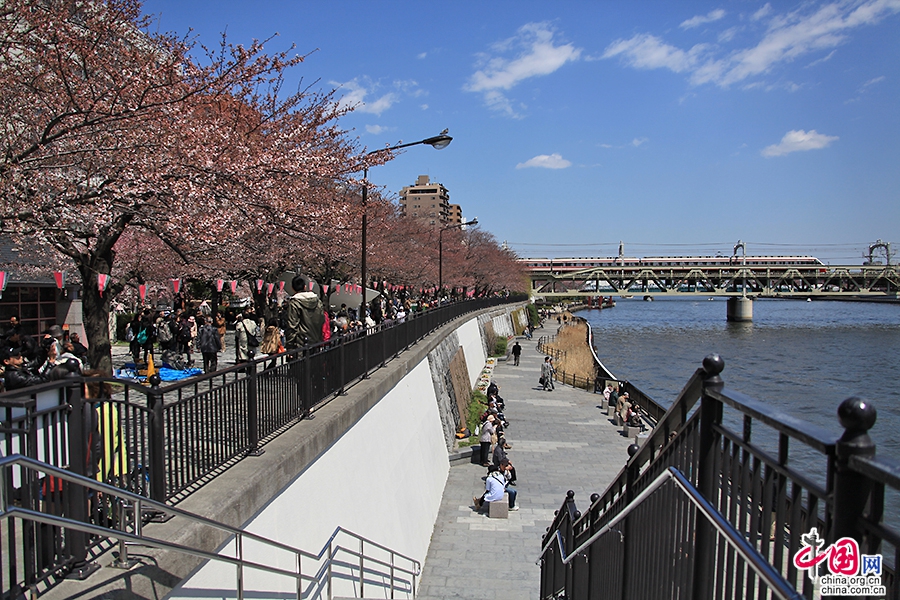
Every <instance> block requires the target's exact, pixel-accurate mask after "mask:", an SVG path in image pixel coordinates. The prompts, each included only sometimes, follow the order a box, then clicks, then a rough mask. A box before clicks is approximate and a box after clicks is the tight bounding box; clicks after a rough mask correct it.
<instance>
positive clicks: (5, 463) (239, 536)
mask: <svg viewBox="0 0 900 600" xmlns="http://www.w3.org/2000/svg"><path fill="white" fill-rule="evenodd" d="M16 465H18V466H21V467H23V468H26V469H31V470H33V471H38V472H40V473H44V474H46V475H51V476H53V477H56V478H59V479H61V480H63V481H68V482H70V483H74V484H77V485H80V486H83V487H86V488H90V489H92V490H95V491H100V492H105V493H107V494H110V495H112V496H115V497H117V498H120V499H123V500H130V501H131V502H132V503H133V504H134V506H135V515H140V514H141V511H142V507H144V506H146V507H148V508H151V509H155V510H158V511H162V512H166V513H172V514H174V515H177V516H180V517H183V518H185V519H188V520H190V521H195V522H197V523H201V524H203V525H207V526H209V527H213V528H216V529H219V530H221V531H225V532H227V533H230V534H232V535H234V536H235V543H236V544H237V546H236V549H235V552H236V554H238V555H239V557H231V556H226V555H222V554H218V553H215V552H209V551H206V550H201V549H197V548H192V547H190V546H184V545H182V544H177V543H174V542H169V541H166V540H161V539H158V538H153V537H149V536H146V535H144V534H143V533H142V532H140V530H139V531H138V533H137V534H132V533H128V532H127V531H123V530H120V529H108V528H105V527H101V526H99V525H93V524H90V523H85V522H82V521H75V520H73V519H70V518H68V517H60V516H56V515H52V514H48V513H42V512H38V511H34V510H31V509H27V508H22V507H18V506H11V505H10V504H11V502H10V498H8V497H7V490H8V486H7V481H6V479H7V473H8V469H9V468H10V467H13V466H16ZM0 517H3V518H10V517H20V518H23V519H28V520H32V521H36V522H38V523H45V524H48V525H53V526H57V527H64V528H67V529H73V530H76V531H81V532H84V533H90V534H93V535H99V536H102V537H111V538H115V539H118V540H120V541H123V540H124V541H128V542H132V543H133V544H137V545H144V546H150V547H152V548H157V549H160V550H175V551H177V552H182V553H185V554H189V555H191V556H195V557H198V558H202V559H205V560H215V561H220V562H225V563H228V564H231V565H234V566H237V567H238V568H239V569H243V568H251V569H257V570H261V571H265V572H268V573H272V574H276V575H282V576H285V577H291V578H293V579H295V580H297V581H298V582H302V581H318V577H313V576H310V575H304V574H303V572H302V571H300V570H299V565H300V560H299V558H301V557H302V558H309V559H313V560H315V561H320V560H321V559H322V558H323V556H325V554H326V552H328V560H327V562H329V563H330V562H333V560H334V557H335V556H336V555H337V553H338V552H347V553H349V554H351V555H353V556H357V557H359V558H360V559H363V558H364V559H365V560H366V561H368V562H370V563H375V564H378V565H382V566H385V567H390V568H391V569H393V570H396V571H399V572H400V573H404V574H407V575H410V576H412V577H417V576H419V575H420V574H421V563H420V562H419V561H418V560H416V559H414V558H411V557H409V556H406V555H405V554H401V553H400V552H396V551H394V550H391V549H390V548H388V547H386V546H384V545H382V544H379V543H377V542H373V541H372V540H369V539H368V538H366V537H364V536H361V535H359V534H356V533H354V532H352V531H348V530H346V529H344V528H342V527H337V528H335V530H334V532H333V533H332V534H331V537H329V538H328V541H327V542H326V543H325V545H324V546H323V547H322V549H321V550H320V551H319V552H318V553H317V554H314V553H312V552H308V551H306V550H302V549H300V548H295V547H293V546H290V545H288V544H284V543H281V542H278V541H275V540H272V539H269V538H266V537H263V536H261V535H258V534H255V533H252V532H249V531H245V530H242V529H239V528H237V527H233V526H231V525H227V524H225V523H220V522H218V521H214V520H212V519H209V518H207V517H203V516H201V515H197V514H194V513H191V512H188V511H186V510H184V509H181V508H178V507H176V506H170V505H168V504H165V503H162V502H157V501H154V500H151V499H149V498H146V497H145V496H141V495H140V494H135V493H133V492H130V491H128V490H124V489H122V488H118V487H115V486H112V485H109V484H106V483H103V482H102V481H97V480H95V479H91V478H89V477H84V476H82V475H77V474H75V473H72V472H71V471H67V470H65V469H61V468H59V467H55V466H53V465H50V464H47V463H44V462H41V461H38V460H35V459H33V458H29V457H27V456H23V455H21V454H12V455H10V456H5V457H0ZM138 518H139V517H138V516H136V517H135V519H136V521H137V519H138ZM138 529H140V528H138ZM341 533H343V534H345V535H348V536H350V537H351V538H354V539H356V540H359V541H360V542H363V543H365V544H369V545H371V546H374V547H376V548H378V549H379V550H383V551H385V552H388V553H390V554H391V556H392V562H391V563H387V562H384V561H382V560H380V559H377V558H374V557H367V556H365V555H364V554H363V553H362V552H361V551H356V550H353V549H350V548H346V547H344V546H342V545H338V546H337V547H336V548H332V543H333V542H334V541H335V540H336V539H337V536H338V535H339V534H341ZM244 538H246V539H250V540H253V541H255V542H259V543H261V544H263V545H266V546H269V547H271V548H275V549H278V550H281V551H285V552H290V553H293V554H294V555H295V556H296V557H297V558H298V560H297V561H296V564H297V565H298V571H297V572H294V571H287V570H284V569H280V568H277V567H272V566H269V565H264V564H261V563H257V562H254V561H251V560H248V559H245V558H243V553H242V551H241V547H242V546H241V544H242V540H243V539H244ZM393 557H399V558H400V559H402V560H403V561H408V562H409V564H411V565H413V567H414V568H413V570H410V569H407V568H405V567H402V566H397V565H395V564H393ZM325 566H327V565H325ZM323 568H324V566H323ZM323 568H320V569H319V571H318V573H321V572H322V571H323ZM328 573H329V577H330V573H331V571H330V569H329V570H328ZM240 582H241V576H240V575H238V598H239V599H240V598H242V597H243V591H242V589H241V587H242V586H241V584H240ZM391 585H392V586H393V578H392V580H391ZM414 595H415V588H414V587H413V596H414ZM297 597H298V599H299V598H300V597H301V594H300V591H299V585H298V596H297Z"/></svg>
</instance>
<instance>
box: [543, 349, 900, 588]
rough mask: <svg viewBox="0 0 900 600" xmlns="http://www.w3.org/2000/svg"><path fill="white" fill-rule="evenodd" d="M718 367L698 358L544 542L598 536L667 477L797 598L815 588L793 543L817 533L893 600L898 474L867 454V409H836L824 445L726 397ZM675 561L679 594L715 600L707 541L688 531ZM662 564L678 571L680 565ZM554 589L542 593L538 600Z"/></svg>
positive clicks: (701, 533) (791, 422)
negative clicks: (645, 430) (687, 574)
mask: <svg viewBox="0 0 900 600" xmlns="http://www.w3.org/2000/svg"><path fill="white" fill-rule="evenodd" d="M723 368H724V361H722V360H721V358H720V357H718V356H717V355H712V356H709V357H707V358H706V359H704V361H703V367H702V368H701V369H698V370H697V371H696V372H695V373H694V375H693V376H692V377H691V379H690V380H689V381H688V383H687V385H685V387H684V388H683V389H682V391H681V393H680V394H679V396H678V398H677V399H676V400H675V402H674V403H673V404H672V406H671V407H669V409H668V410H667V411H666V413H665V414H664V415H663V416H662V418H661V419H660V420H659V422H658V423H657V425H656V426H655V427H654V429H653V431H652V432H651V433H650V434H649V436H648V438H647V440H646V441H644V443H643V445H641V446H640V447H639V448H638V447H637V446H632V448H631V451H632V452H633V455H632V456H631V457H630V459H629V460H628V462H627V464H626V466H625V468H624V469H623V470H622V471H621V472H620V473H619V475H618V476H617V477H616V479H615V480H614V481H613V483H612V484H611V485H610V486H609V487H608V488H607V490H606V491H605V492H604V493H603V494H595V495H593V496H592V497H591V502H590V506H589V508H588V509H587V510H585V512H584V514H581V513H577V511H574V499H573V498H572V497H569V498H567V499H566V505H564V508H567V505H569V504H571V509H572V510H568V509H567V510H561V511H559V514H558V515H557V518H556V520H555V521H554V524H553V525H552V526H551V528H550V533H549V535H556V534H555V532H556V531H557V530H560V531H561V533H562V535H563V536H564V538H566V536H569V537H570V538H571V539H580V536H584V535H586V534H585V532H587V531H591V532H593V531H597V530H598V529H599V528H602V527H603V526H604V525H606V524H607V523H609V522H611V521H613V519H615V518H616V516H617V515H618V514H619V513H620V512H622V511H623V510H624V509H625V507H626V506H628V505H629V504H631V503H632V502H633V500H634V499H635V498H637V497H638V496H639V495H640V494H641V493H642V492H643V491H644V490H645V489H647V488H648V487H649V486H650V485H651V483H652V482H653V481H654V480H655V479H656V478H657V477H658V476H659V475H660V474H661V473H662V472H664V471H666V470H667V469H669V468H670V467H674V468H676V469H678V470H679V471H680V472H681V473H683V474H684V475H685V477H686V478H687V480H688V481H690V482H691V483H692V484H693V485H694V486H695V487H696V488H697V489H698V490H699V491H700V493H701V494H702V495H703V497H704V498H705V499H706V500H707V501H708V502H709V503H710V504H711V505H712V506H713V507H714V508H715V509H716V510H717V511H718V513H719V514H720V515H721V516H722V517H723V518H724V519H725V520H727V521H728V522H729V523H731V525H732V526H733V527H734V528H735V529H736V530H737V531H739V532H741V534H742V535H743V536H744V537H745V539H746V540H747V542H748V543H749V544H750V545H751V546H752V547H753V548H755V550H756V551H757V552H758V553H759V554H760V555H762V556H764V557H766V559H767V560H768V561H769V564H770V565H772V566H773V567H774V568H775V569H776V570H777V571H778V572H779V573H780V574H781V576H782V577H784V578H785V579H786V580H787V581H788V582H789V583H790V584H791V585H792V586H793V587H794V588H795V589H797V590H799V591H801V592H802V594H803V596H804V597H805V598H812V597H814V593H815V591H814V588H815V585H814V582H813V581H812V579H811V578H810V577H809V576H807V574H806V572H805V571H804V570H802V569H798V567H797V566H795V564H794V562H793V560H792V558H793V557H794V556H795V555H796V554H797V552H798V551H799V550H800V548H801V545H802V539H801V537H802V536H804V535H805V534H807V533H808V532H810V531H811V529H812V528H816V529H817V531H819V532H822V533H823V534H824V538H825V540H826V541H827V542H829V543H833V542H836V541H839V540H841V539H842V538H852V539H854V540H856V542H857V544H858V547H859V549H860V550H859V551H860V553H864V554H866V555H870V556H875V555H878V554H881V555H882V558H883V569H882V571H881V583H882V584H883V585H884V586H885V589H886V591H887V596H886V597H887V598H893V599H895V600H896V599H897V598H898V595H900V590H898V587H900V586H898V584H897V581H896V576H895V574H896V572H897V547H898V545H900V533H898V529H897V525H898V523H897V521H898V519H900V514H897V512H896V511H890V510H886V509H885V506H886V503H885V499H886V497H887V494H888V493H891V494H893V495H894V498H895V499H896V494H897V492H898V491H900V463H898V462H897V461H896V460H894V459H891V458H888V457H876V455H875V445H874V443H873V442H872V440H871V439H870V438H869V436H868V433H867V431H868V429H869V428H871V427H872V425H873V424H874V422H875V410H874V407H873V406H872V405H871V404H870V403H868V402H865V401H862V400H860V399H858V398H849V399H847V400H845V401H844V402H843V403H842V404H841V406H840V407H839V409H838V414H839V415H840V420H841V425H842V426H843V427H844V434H843V436H841V438H840V439H838V440H835V439H834V437H833V436H832V435H831V434H830V433H829V432H828V431H826V430H824V429H822V428H821V427H817V426H815V425H812V424H809V423H807V422H805V421H802V420H801V419H798V418H797V417H796V416H794V415H791V414H787V413H785V412H783V411H780V410H777V409H774V408H771V407H769V406H766V405H765V404H763V403H762V402H760V401H758V400H755V399H753V398H750V397H748V396H746V395H744V394H741V393H740V392H736V391H733V390H729V389H727V388H725V387H724V382H723V381H722V378H721V377H720V373H721V372H722V370H723ZM576 514H577V516H575V515H576ZM566 515H570V516H566ZM647 518H648V519H650V520H651V521H652V522H653V523H655V524H656V525H657V526H659V527H662V526H663V525H664V523H665V522H667V521H669V520H675V521H677V522H682V523H689V522H691V518H692V517H691V516H690V513H689V511H688V510H687V509H686V505H684V504H679V503H677V502H669V504H667V505H661V508H660V509H659V510H658V511H657V512H656V513H654V514H650V515H648V516H647ZM679 552H680V553H690V554H691V556H692V562H691V568H692V571H691V578H690V580H689V581H687V582H686V585H688V586H689V587H687V588H685V590H684V592H683V595H684V596H685V597H687V596H688V595H690V596H691V597H693V598H697V599H706V598H712V597H714V596H713V586H714V584H715V582H716V575H715V573H716V572H717V571H716V569H717V568H718V567H719V566H721V565H722V564H723V562H722V561H723V560H725V559H724V558H723V557H722V556H723V555H722V551H721V550H720V548H719V545H718V544H717V542H716V539H715V533H714V532H713V531H712V530H711V529H710V528H708V527H705V526H698V527H696V533H695V535H694V537H692V538H691V539H690V543H689V544H687V545H685V546H684V547H683V548H681V549H680V550H679ZM669 558H670V559H672V560H678V559H679V558H680V554H678V553H676V554H675V555H673V556H670V557H669ZM635 560H637V559H635ZM594 564H604V566H603V567H602V568H603V569H607V568H613V569H617V570H618V571H621V570H622V569H625V570H626V575H623V577H625V576H627V568H628V567H627V565H625V564H621V565H618V566H610V565H606V564H605V563H604V562H603V561H602V560H601V561H599V562H598V561H597V560H595V561H594ZM594 576H595V575H590V577H594ZM590 577H589V580H590ZM623 581H624V579H623ZM572 585H576V586H580V587H577V588H576V590H572V589H569V588H568V587H567V589H566V597H570V598H571V597H582V596H581V595H580V593H581V590H583V586H584V585H586V583H584V582H581V581H580V580H579V581H575V582H573V583H572ZM556 590H557V588H556V587H553V586H549V587H546V588H543V587H542V598H550V597H552V595H550V594H552V593H556ZM544 592H546V593H544ZM572 593H574V594H575V595H574V596H573V595H572ZM629 594H630V593H629ZM610 597H616V598H619V597H621V598H626V597H638V596H631V595H615V594H613V595H611V596H610ZM659 597H671V596H659ZM748 597H749V596H748Z"/></svg>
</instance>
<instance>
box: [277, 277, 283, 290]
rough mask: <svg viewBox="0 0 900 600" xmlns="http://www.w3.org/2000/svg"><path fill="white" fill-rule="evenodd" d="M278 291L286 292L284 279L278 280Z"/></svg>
mask: <svg viewBox="0 0 900 600" xmlns="http://www.w3.org/2000/svg"><path fill="white" fill-rule="evenodd" d="M278 291H279V292H284V280H283V279H282V280H281V281H279V282H278Z"/></svg>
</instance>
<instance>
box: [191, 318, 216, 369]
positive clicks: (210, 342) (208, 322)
mask: <svg viewBox="0 0 900 600" xmlns="http://www.w3.org/2000/svg"><path fill="white" fill-rule="evenodd" d="M197 337H198V339H199V341H198V343H197V345H198V346H200V353H201V354H202V355H203V372H204V373H214V372H216V371H217V370H218V369H219V351H220V350H221V349H222V343H221V341H220V340H219V332H218V331H216V328H215V327H213V324H212V318H210V317H204V321H203V325H202V326H201V327H200V331H199V333H198V334H197Z"/></svg>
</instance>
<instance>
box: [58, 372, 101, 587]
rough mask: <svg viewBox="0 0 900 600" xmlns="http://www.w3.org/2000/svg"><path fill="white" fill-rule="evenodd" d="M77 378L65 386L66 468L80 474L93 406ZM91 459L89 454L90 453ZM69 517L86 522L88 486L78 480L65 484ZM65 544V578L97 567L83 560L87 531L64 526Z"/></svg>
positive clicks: (83, 468) (84, 464)
mask: <svg viewBox="0 0 900 600" xmlns="http://www.w3.org/2000/svg"><path fill="white" fill-rule="evenodd" d="M81 391H82V386H81V380H80V379H79V380H77V381H71V382H70V383H69V384H68V385H67V386H66V395H67V396H68V400H69V406H70V407H71V410H72V412H71V414H70V415H69V431H68V434H69V470H70V471H72V472H73V473H75V474H76V475H81V476H82V477H84V476H86V475H87V460H88V455H87V444H88V436H89V434H90V433H91V432H90V431H88V427H90V420H88V422H87V423H85V419H84V412H85V410H88V411H90V410H93V407H92V406H91V405H90V402H88V403H87V404H85V402H84V398H83V396H82V394H81ZM92 459H93V457H92ZM66 489H67V490H68V494H67V495H68V502H67V504H68V509H69V517H70V518H71V519H72V520H73V521H78V522H80V523H88V522H90V519H89V514H88V490H87V489H86V488H85V487H83V486H81V485H78V484H67V485H66ZM66 546H67V547H68V550H69V555H70V556H71V557H72V570H71V571H70V572H69V573H68V574H67V575H66V578H67V579H86V578H87V577H88V576H89V575H90V574H91V573H93V572H94V571H96V570H97V569H99V568H100V565H98V564H96V563H88V562H87V534H86V533H84V532H83V531H75V530H74V529H68V528H67V529H66Z"/></svg>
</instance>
